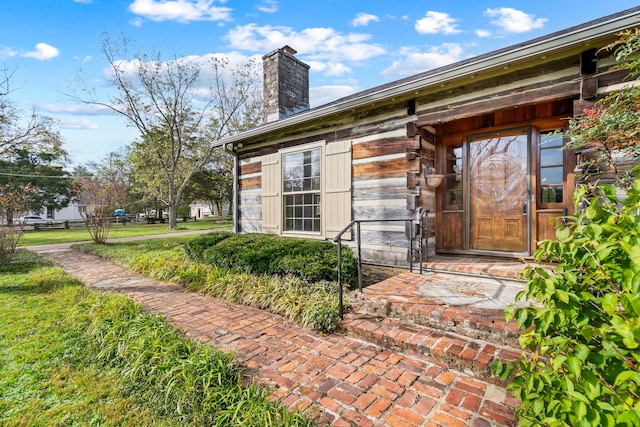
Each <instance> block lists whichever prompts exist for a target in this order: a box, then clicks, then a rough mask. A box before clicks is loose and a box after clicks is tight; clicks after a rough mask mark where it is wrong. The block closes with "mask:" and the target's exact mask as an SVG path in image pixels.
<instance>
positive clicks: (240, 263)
mask: <svg viewBox="0 0 640 427" xmlns="http://www.w3.org/2000/svg"><path fill="white" fill-rule="evenodd" d="M185 251H186V252H187V254H188V255H189V256H190V257H192V258H193V259H196V260H199V261H201V262H205V263H207V264H211V265H217V266H219V267H223V268H229V269H236V270H242V271H246V272H248V273H251V274H257V275H262V274H266V275H277V276H286V275H294V276H296V277H299V278H300V279H302V280H303V281H306V282H317V281H322V280H328V281H335V280H336V279H337V271H338V253H337V252H338V251H337V249H336V246H335V244H333V243H332V242H329V241H325V240H312V239H303V238H295V237H281V236H274V235H269V234H257V233H247V234H233V233H225V232H220V233H211V234H207V235H204V236H199V237H197V238H195V239H193V240H192V241H190V242H188V243H187V244H186V245H185ZM342 277H343V280H344V281H345V282H346V283H348V284H349V285H350V286H353V285H354V284H355V283H356V281H357V263H356V259H355V257H354V255H353V252H352V251H351V249H350V248H348V247H346V246H343V250H342Z"/></svg>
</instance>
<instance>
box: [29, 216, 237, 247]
mask: <svg viewBox="0 0 640 427" xmlns="http://www.w3.org/2000/svg"><path fill="white" fill-rule="evenodd" d="M230 225H231V224H230V223H227V224H224V223H223V224H219V223H217V222H216V221H210V220H199V221H191V222H178V228H176V229H175V230H171V229H170V228H169V227H168V225H167V224H131V223H129V224H127V225H122V224H114V225H112V227H111V230H110V231H109V239H117V238H121V237H136V236H152V235H155V234H165V233H176V232H180V231H189V230H209V229H211V230H213V229H219V228H225V227H230ZM90 240H91V236H89V232H88V231H87V229H86V228H85V227H73V228H69V229H41V230H25V232H24V234H23V235H22V238H21V239H20V243H19V246H35V245H47V244H51V243H71V242H85V241H90Z"/></svg>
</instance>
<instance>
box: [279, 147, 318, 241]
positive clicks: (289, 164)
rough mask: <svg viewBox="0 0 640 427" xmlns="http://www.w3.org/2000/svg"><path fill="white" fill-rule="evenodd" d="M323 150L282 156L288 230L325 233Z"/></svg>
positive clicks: (285, 222) (285, 227)
mask: <svg viewBox="0 0 640 427" xmlns="http://www.w3.org/2000/svg"><path fill="white" fill-rule="evenodd" d="M320 158H321V149H320V148H316V149H312V150H307V151H300V152H296V153H289V154H284V155H283V156H282V180H283V205H284V206H283V207H284V231H303V232H321V228H320V212H321V209H320V193H321V185H320V183H321V176H320V170H321V162H320Z"/></svg>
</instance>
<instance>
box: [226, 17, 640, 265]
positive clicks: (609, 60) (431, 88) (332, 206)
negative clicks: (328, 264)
mask: <svg viewBox="0 0 640 427" xmlns="http://www.w3.org/2000/svg"><path fill="white" fill-rule="evenodd" d="M639 24H640V7H638V8H633V9H629V10H626V11H623V12H620V13H618V14H615V15H611V16H608V17H604V18H601V19H598V20H595V21H591V22H588V23H585V24H582V25H579V26H576V27H572V28H568V29H566V30H563V31H560V32H557V33H553V34H549V35H547V36H544V37H541V38H538V39H534V40H531V41H529V42H525V43H521V44H518V45H514V46H511V47H508V48H505V49H501V50H498V51H495V52H491V53H488V54H485V55H481V56H477V57H474V58H471V59H468V60H464V61H461V62H458V63H454V64H451V65H448V66H445V67H442V68H438V69H434V70H431V71H427V72H425V73H422V74H419V75H415V76H412V77H409V78H405V79H402V80H398V81H395V82H392V83H388V84H385V85H382V86H378V87H375V88H372V89H369V90H365V91H363V92H360V93H357V94H354V95H351V96H348V97H345V98H342V99H339V100H337V101H335V102H332V103H330V104H326V105H323V106H320V107H316V108H313V109H308V66H307V65H306V64H304V63H302V62H300V61H299V60H298V59H297V58H295V51H294V50H293V49H291V48H289V47H284V48H282V49H278V50H276V51H274V52H271V53H270V54H268V55H265V57H264V58H263V60H264V70H265V71H264V75H265V81H264V84H265V97H266V98H267V99H266V101H265V104H266V108H267V112H266V122H265V123H264V124H262V125H260V126H258V127H256V128H254V129H251V130H249V131H246V132H243V133H240V134H238V135H235V136H232V137H229V138H226V139H223V140H221V141H218V142H217V143H218V144H220V145H223V146H224V147H225V148H226V149H227V151H229V152H230V153H233V154H234V156H235V159H236V168H235V169H236V171H235V176H236V195H235V200H236V209H235V215H234V227H235V230H236V232H262V233H275V234H281V235H290V236H305V237H310V238H320V239H332V238H333V237H334V236H335V235H336V234H337V233H338V232H340V230H342V229H343V228H344V227H345V226H346V225H347V224H349V222H350V221H352V220H359V219H401V218H412V219H415V220H416V221H417V220H418V219H419V218H420V216H421V215H422V214H423V213H425V212H428V214H427V215H428V218H429V222H428V224H429V226H428V230H424V231H425V233H424V235H425V236H427V237H426V241H423V242H421V243H422V245H427V247H428V248H429V249H430V252H433V251H435V252H437V253H447V254H474V255H494V256H495V255H498V256H507V257H527V256H530V255H531V254H532V252H533V250H535V247H536V242H537V241H540V240H543V239H547V238H553V237H554V236H555V231H554V228H555V224H557V221H559V220H560V218H561V217H562V216H563V215H566V214H567V213H568V212H571V211H572V209H573V204H572V194H573V189H574V188H575V182H574V181H575V178H574V169H575V168H576V165H577V164H578V163H579V161H580V159H579V157H578V156H577V155H576V154H575V153H572V152H570V151H567V150H563V149H562V146H563V144H564V143H565V141H564V140H563V138H562V136H561V135H560V134H558V133H557V131H558V130H562V129H563V128H565V127H566V126H567V119H568V118H570V117H572V116H575V115H579V114H582V112H583V109H584V108H586V107H588V106H591V105H593V103H594V102H595V101H596V100H597V99H598V98H599V97H602V96H604V95H606V94H607V93H610V92H611V91H613V90H616V89H620V88H621V87H622V85H624V84H628V83H629V82H628V81H627V80H626V74H627V73H626V72H624V70H619V69H617V68H615V59H614V58H613V56H612V54H611V52H606V51H600V50H599V49H600V48H601V47H603V46H605V45H607V44H609V43H611V42H612V41H614V40H615V39H616V34H617V33H618V32H619V31H621V30H623V29H627V28H632V27H635V26H638V25H639ZM287 76H288V77H287ZM305 85H306V86H305ZM278 93H285V94H288V95H287V96H288V97H287V96H283V95H278ZM292 93H293V94H295V93H297V94H298V95H297V96H290V95H291V94H292ZM399 224H400V223H391V222H389V223H384V222H380V223H377V222H376V223H366V224H363V226H362V235H361V242H362V248H363V252H362V257H363V258H366V259H367V260H372V261H376V262H385V263H389V262H390V263H393V264H404V263H406V261H407V256H408V249H407V248H408V245H409V237H408V236H409V234H411V233H413V234H417V233H416V229H415V227H413V226H412V227H406V226H404V225H399Z"/></svg>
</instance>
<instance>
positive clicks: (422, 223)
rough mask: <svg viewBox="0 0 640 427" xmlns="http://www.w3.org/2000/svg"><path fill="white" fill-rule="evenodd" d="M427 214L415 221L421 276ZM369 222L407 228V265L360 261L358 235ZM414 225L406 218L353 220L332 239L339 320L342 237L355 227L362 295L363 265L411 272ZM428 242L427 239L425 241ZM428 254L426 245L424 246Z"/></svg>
mask: <svg viewBox="0 0 640 427" xmlns="http://www.w3.org/2000/svg"><path fill="white" fill-rule="evenodd" d="M428 213H429V211H422V212H421V214H420V218H419V220H418V221H417V224H418V226H419V230H418V233H417V239H418V242H419V245H418V252H419V257H418V259H419V262H420V273H421V274H422V263H423V262H425V261H426V257H425V256H424V254H423V249H424V248H423V246H422V240H423V236H424V234H423V233H425V231H428V230H427V227H428ZM370 222H383V223H384V222H404V223H405V225H406V226H408V227H407V228H408V230H409V233H408V234H409V265H408V266H404V265H395V264H383V263H377V262H372V261H363V260H362V239H361V233H360V229H361V227H360V225H361V224H362V223H370ZM415 225H416V220H414V219H411V218H408V219H355V220H353V221H351V222H350V223H349V224H348V225H347V226H346V227H344V228H343V229H342V230H341V231H340V232H339V233H338V234H337V235H336V237H334V238H333V241H334V242H335V243H337V245H338V313H339V315H340V319H343V318H344V295H343V294H344V292H343V289H342V236H343V235H344V234H345V233H347V232H348V231H349V230H351V231H352V232H353V228H354V226H355V239H356V254H357V259H358V292H359V293H362V266H363V265H371V266H377V267H391V268H408V269H409V271H411V272H413V260H414V241H415V240H416V233H415V232H414V227H415ZM427 240H428V239H427ZM425 247H426V249H427V254H428V244H426V245H425Z"/></svg>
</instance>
